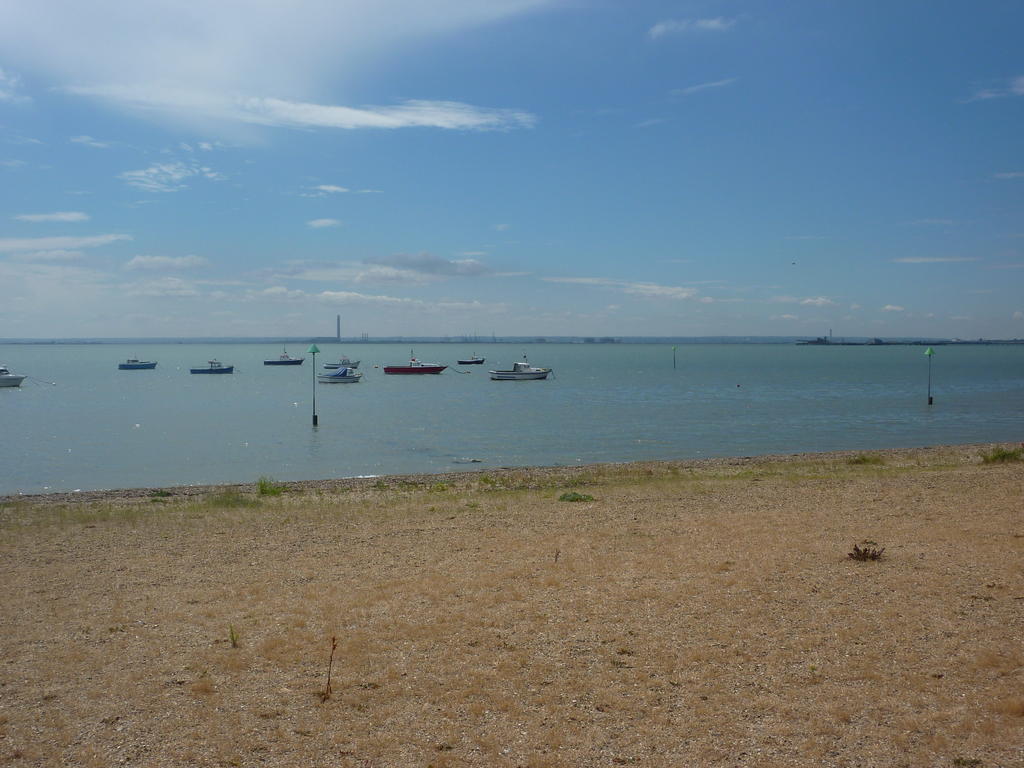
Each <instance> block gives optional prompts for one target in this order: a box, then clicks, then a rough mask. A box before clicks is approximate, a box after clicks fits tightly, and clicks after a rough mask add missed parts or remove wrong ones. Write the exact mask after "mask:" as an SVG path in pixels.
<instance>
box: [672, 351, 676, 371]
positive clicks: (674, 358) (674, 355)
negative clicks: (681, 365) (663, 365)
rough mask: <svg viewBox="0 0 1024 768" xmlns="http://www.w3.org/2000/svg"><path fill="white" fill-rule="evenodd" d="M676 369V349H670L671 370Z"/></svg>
mask: <svg viewBox="0 0 1024 768" xmlns="http://www.w3.org/2000/svg"><path fill="white" fill-rule="evenodd" d="M675 369H676V348H675V347H672V370H673V371H674V370H675Z"/></svg>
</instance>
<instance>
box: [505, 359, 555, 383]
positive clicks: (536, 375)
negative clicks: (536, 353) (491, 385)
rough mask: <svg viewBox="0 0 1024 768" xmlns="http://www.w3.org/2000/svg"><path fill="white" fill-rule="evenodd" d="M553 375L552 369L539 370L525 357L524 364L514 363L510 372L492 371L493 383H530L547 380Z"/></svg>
mask: <svg viewBox="0 0 1024 768" xmlns="http://www.w3.org/2000/svg"><path fill="white" fill-rule="evenodd" d="M549 373H551V369H550V368H537V367H535V366H532V365H530V361H529V360H527V359H526V355H523V362H521V363H512V368H511V369H510V370H503V371H502V370H499V371H491V372H490V374H491V380H492V381H529V380H531V379H546V378H547V377H548V374H549Z"/></svg>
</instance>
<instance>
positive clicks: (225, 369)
mask: <svg viewBox="0 0 1024 768" xmlns="http://www.w3.org/2000/svg"><path fill="white" fill-rule="evenodd" d="M208 362H209V365H208V366H207V367H206V368H189V369H188V370H189V373H234V372H235V366H233V365H224V363H222V362H220V361H219V360H210V361H208Z"/></svg>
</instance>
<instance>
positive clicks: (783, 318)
mask: <svg viewBox="0 0 1024 768" xmlns="http://www.w3.org/2000/svg"><path fill="white" fill-rule="evenodd" d="M779 318H780V319H782V320H799V319H800V318H799V317H797V316H796V315H779Z"/></svg>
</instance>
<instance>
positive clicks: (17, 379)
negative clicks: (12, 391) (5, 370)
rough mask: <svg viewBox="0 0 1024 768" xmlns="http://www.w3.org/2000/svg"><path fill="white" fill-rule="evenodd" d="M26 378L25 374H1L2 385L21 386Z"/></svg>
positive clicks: (0, 385) (0, 382)
mask: <svg viewBox="0 0 1024 768" xmlns="http://www.w3.org/2000/svg"><path fill="white" fill-rule="evenodd" d="M24 380H25V377H24V376H15V375H14V374H10V375H7V376H0V387H20V386H21V382H23V381H24Z"/></svg>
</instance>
